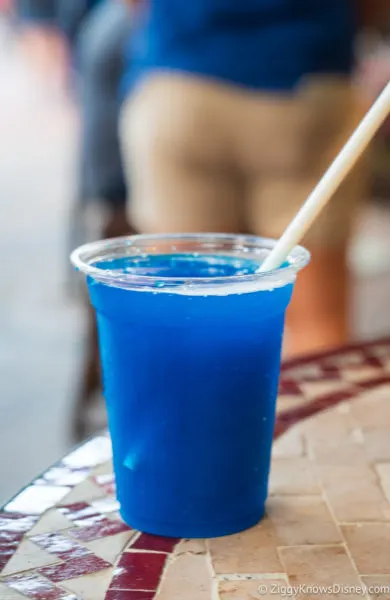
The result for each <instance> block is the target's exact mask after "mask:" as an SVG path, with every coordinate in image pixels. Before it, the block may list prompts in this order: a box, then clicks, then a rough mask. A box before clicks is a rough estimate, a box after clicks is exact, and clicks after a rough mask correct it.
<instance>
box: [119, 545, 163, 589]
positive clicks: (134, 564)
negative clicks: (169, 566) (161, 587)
mask: <svg viewBox="0 0 390 600" xmlns="http://www.w3.org/2000/svg"><path fill="white" fill-rule="evenodd" d="M166 560H167V556H166V555H165V554H152V553H149V552H125V553H124V554H123V555H122V557H121V559H120V561H119V564H118V567H117V569H115V573H114V577H113V579H112V583H111V586H110V588H111V589H112V590H115V589H117V590H145V591H150V592H154V591H155V590H156V589H157V587H158V584H159V583H160V578H161V574H162V571H163V568H164V565H165V561H166Z"/></svg>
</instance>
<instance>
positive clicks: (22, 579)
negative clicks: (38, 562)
mask: <svg viewBox="0 0 390 600" xmlns="http://www.w3.org/2000/svg"><path fill="white" fill-rule="evenodd" d="M2 583H4V584H5V585H7V586H8V587H10V588H12V589H13V590H16V591H17V592H20V593H21V594H23V595H24V596H26V597H27V598H32V599H34V600H77V598H76V596H74V595H73V594H70V593H69V592H66V591H65V590H61V589H60V588H57V587H56V586H55V585H53V584H52V583H51V582H50V581H47V579H44V578H43V577H41V576H40V575H37V574H36V573H25V574H24V575H15V576H13V577H8V578H7V579H3V580H2Z"/></svg>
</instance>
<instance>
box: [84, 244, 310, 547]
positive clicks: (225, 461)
mask: <svg viewBox="0 0 390 600" xmlns="http://www.w3.org/2000/svg"><path fill="white" fill-rule="evenodd" d="M274 244H275V242H274V241H273V240H268V239H261V238H257V237H253V236H241V235H222V234H221V235H217V234H194V235H185V234H183V235H151V236H147V235H145V236H134V237H128V238H118V239H113V240H108V241H101V242H96V243H92V244H87V245H85V246H82V247H81V248H79V249H78V250H76V251H75V252H74V253H73V254H72V262H73V264H74V265H75V266H76V267H77V268H78V269H79V270H80V271H82V272H83V273H85V275H86V276H87V281H88V287H89V293H90V298H91V302H92V304H93V306H94V307H95V310H96V315H97V322H98V329H99V341H100V352H101V362H102V369H103V379H104V389H105V398H106V403H107V411H108V421H109V429H110V433H111V438H112V444H113V455H114V469H115V475H116V481H117V494H118V500H119V502H120V505H121V514H122V516H123V518H124V520H125V521H126V522H127V523H128V524H129V525H130V526H132V527H134V528H136V529H139V530H141V531H145V532H148V533H152V534H158V535H165V536H173V537H214V536H220V535H226V534H231V533H235V532H238V531H241V530H243V529H246V528H248V527H250V526H252V525H254V524H255V523H257V522H258V521H259V520H260V519H261V517H262V516H263V514H264V505H265V501H266V497H267V487H268V474H269V467H270V455H271V445H272V437H273V429H274V421H275V405H276V397H277V389H278V380H279V372H280V357H281V347H282V337H283V327H284V318H285V311H286V308H287V306H288V304H289V301H290V298H291V294H292V291H293V285H294V282H295V279H296V276H297V273H298V271H299V270H300V269H302V268H303V267H304V266H305V265H306V264H307V263H308V261H309V254H308V252H307V251H306V250H305V249H304V248H302V247H297V248H295V249H294V250H293V252H292V253H291V255H290V257H289V259H288V261H287V262H286V264H285V265H283V266H282V267H281V268H280V269H277V270H275V271H272V272H269V273H260V272H259V266H260V264H261V262H262V261H263V260H264V258H265V257H266V256H267V254H268V252H269V251H270V249H271V248H272V247H273V245H274Z"/></svg>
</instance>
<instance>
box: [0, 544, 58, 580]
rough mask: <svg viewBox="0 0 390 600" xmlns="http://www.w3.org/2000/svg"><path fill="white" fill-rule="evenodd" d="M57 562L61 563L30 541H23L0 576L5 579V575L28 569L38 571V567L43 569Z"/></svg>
mask: <svg viewBox="0 0 390 600" xmlns="http://www.w3.org/2000/svg"><path fill="white" fill-rule="evenodd" d="M58 562H61V561H60V559H59V558H58V557H57V556H55V555H53V554H49V553H48V552H46V551H45V550H43V549H42V548H39V547H38V546H37V545H36V544H33V543H32V542H30V540H27V539H25V540H23V542H22V543H21V544H20V546H19V548H18V549H17V551H16V553H15V554H14V555H13V556H12V558H11V559H10V561H9V562H8V564H7V565H6V567H5V568H4V569H3V571H2V573H1V575H2V577H5V576H6V575H13V574H15V573H19V572H21V571H28V570H30V569H38V568H39V567H45V566H47V565H52V564H53V563H58Z"/></svg>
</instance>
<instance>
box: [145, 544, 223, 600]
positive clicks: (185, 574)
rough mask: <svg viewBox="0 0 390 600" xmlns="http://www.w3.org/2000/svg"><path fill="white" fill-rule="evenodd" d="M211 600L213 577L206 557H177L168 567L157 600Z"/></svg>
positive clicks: (190, 555) (192, 555)
mask: <svg viewBox="0 0 390 600" xmlns="http://www.w3.org/2000/svg"><path fill="white" fill-rule="evenodd" d="M174 598H177V599H178V600H179V599H180V600H211V598H212V576H211V571H210V568H209V565H208V559H207V557H206V556H205V555H194V554H182V555H179V556H175V557H174V558H173V559H171V562H170V563H169V564H168V566H167V567H166V570H165V573H164V576H163V580H162V582H161V585H160V589H159V592H158V594H157V596H156V600H173V599H174Z"/></svg>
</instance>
